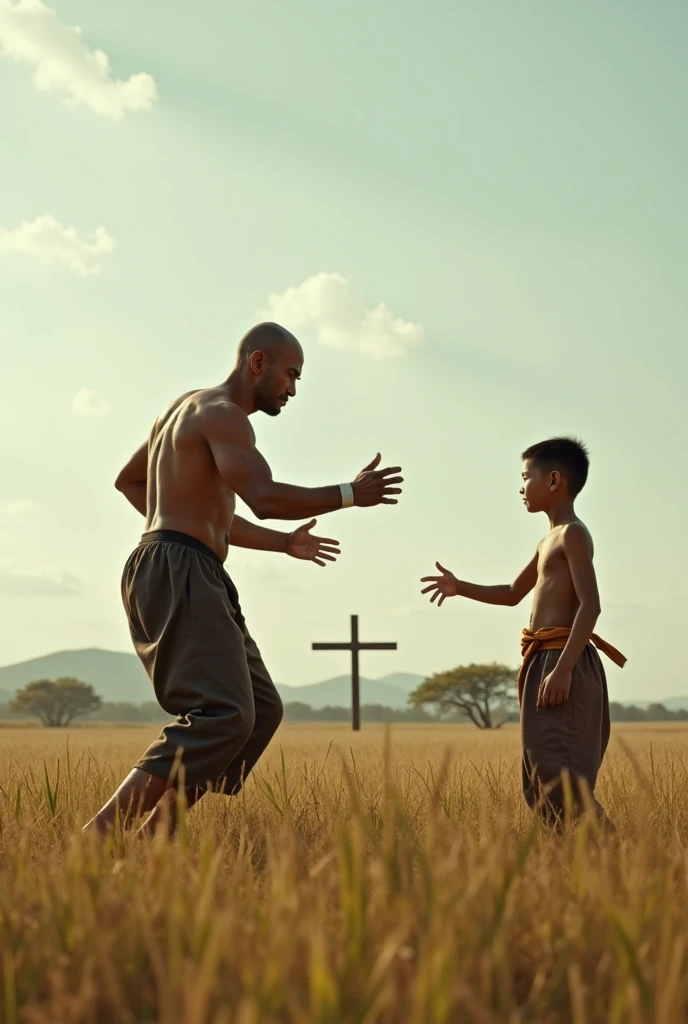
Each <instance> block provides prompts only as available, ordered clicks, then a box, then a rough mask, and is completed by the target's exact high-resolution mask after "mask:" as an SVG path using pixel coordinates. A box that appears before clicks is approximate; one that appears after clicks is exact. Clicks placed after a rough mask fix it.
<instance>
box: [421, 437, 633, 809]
mask: <svg viewBox="0 0 688 1024" xmlns="http://www.w3.org/2000/svg"><path fill="white" fill-rule="evenodd" d="M522 459H523V472H522V477H523V485H522V487H521V492H520V493H521V496H522V498H523V502H524V504H525V506H526V508H527V509H528V511H529V512H545V513H547V515H548V517H549V522H550V532H549V533H548V535H547V536H546V537H545V538H544V540H542V541H541V542H540V544H539V545H538V549H537V551H536V553H535V556H534V558H533V559H532V561H531V562H530V563H529V564H528V565H527V566H526V568H525V569H524V570H523V572H522V573H521V574H520V576H518V577H517V579H516V580H515V581H514V582H513V583H512V584H511V585H509V584H506V585H503V586H495V587H483V586H479V585H477V584H475V583H465V582H464V581H463V580H458V579H457V578H456V576H454V575H453V574H452V573H451V572H449V570H448V569H445V568H443V567H442V566H441V565H440V563H439V562H437V563H436V564H437V568H438V569H439V571H440V573H441V576H425V577H423V579H422V581H421V582H423V583H428V584H429V586H427V587H426V588H425V589H424V590H423V593H424V594H430V595H431V597H430V600H431V602H434V601H436V600H437V599H438V598H439V601H438V606H439V605H442V604H443V602H444V600H445V598H447V597H455V596H458V597H468V598H470V599H471V600H473V601H483V602H485V603H487V604H498V605H509V606H514V605H517V604H519V603H520V602H521V601H522V600H523V598H524V597H525V596H526V594H528V593H530V591H531V590H534V591H535V593H534V595H533V609H532V613H531V617H530V627H529V629H524V630H523V637H522V640H521V652H522V655H523V664H522V666H521V671H520V673H519V678H518V697H519V703H520V705H521V738H522V742H523V769H522V775H523V792H524V795H525V798H526V800H527V802H528V804H529V806H530V807H532V808H533V809H535V808H538V809H539V810H540V811H541V813H542V814H543V816H544V817H545V819H546V820H548V821H549V822H551V823H553V824H556V823H559V822H561V820H562V816H563V811H564V795H563V788H562V784H561V776H562V772H563V770H564V769H566V770H567V771H568V774H569V777H570V781H571V787H572V791H573V796H574V800H575V802H576V805H577V808H578V809H581V808H582V806H583V798H582V794H581V788H582V787H581V780H584V782H585V784H587V787H588V790H589V793H590V795H591V796H592V793H593V791H594V788H595V782H596V779H597V773H598V771H599V769H600V765H601V764H602V758H603V757H604V752H605V750H606V748H607V743H608V741H609V699H608V696H607V682H606V679H605V674H604V668H603V666H602V662H601V661H600V656H599V654H598V653H597V650H596V649H595V647H593V646H592V644H593V643H594V644H595V645H596V647H599V649H600V650H601V651H603V652H604V653H605V654H606V655H607V656H608V657H609V658H611V659H612V661H614V662H615V663H616V664H617V665H619V666H623V665H624V663H625V661H626V659H625V658H624V656H623V655H622V654H620V653H619V651H617V650H615V649H614V648H613V647H611V646H610V645H609V644H606V643H605V642H604V640H601V639H600V638H599V637H598V636H596V635H595V633H594V629H595V623H596V622H597V619H598V616H599V614H600V599H599V594H598V591H597V580H596V578H595V570H594V568H593V544H592V538H591V536H590V533H589V532H588V529H587V527H586V526H585V525H584V524H583V523H582V522H581V520H580V519H579V518H578V516H577V515H576V513H575V510H574V501H575V499H576V497H577V495H578V494H579V493H580V491H581V490H582V489H583V486H584V485H585V482H586V480H587V477H588V467H589V458H588V452H587V449H586V447H585V445H584V444H582V442H580V441H577V440H575V439H574V438H568V437H555V438H552V439H551V440H549V441H542V442H540V443H539V444H535V445H533V446H532V447H531V448H528V449H527V451H525V452H524V453H523V455H522ZM595 806H596V809H597V812H598V814H599V815H600V816H601V817H604V818H605V819H606V815H605V814H604V811H603V810H602V808H601V807H600V805H599V804H598V803H597V802H596V801H595Z"/></svg>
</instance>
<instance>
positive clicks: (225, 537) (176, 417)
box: [146, 388, 236, 558]
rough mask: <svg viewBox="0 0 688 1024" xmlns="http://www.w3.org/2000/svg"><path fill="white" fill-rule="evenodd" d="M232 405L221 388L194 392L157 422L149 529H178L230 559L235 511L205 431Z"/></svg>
mask: <svg viewBox="0 0 688 1024" xmlns="http://www.w3.org/2000/svg"><path fill="white" fill-rule="evenodd" d="M223 405H224V406H229V405H230V403H229V402H228V400H227V397H226V394H225V393H224V392H223V391H222V390H221V389H219V388H207V389H203V390H199V391H191V392H187V393H186V394H184V395H182V396H181V397H180V398H178V399H176V401H174V402H173V403H172V404H171V405H170V406H169V407H168V408H167V409H166V410H165V412H164V413H162V414H161V415H160V416H159V417H158V419H157V420H156V421H155V424H154V426H153V429H152V431H151V434H150V438H149V442H148V492H147V509H148V513H147V517H146V530H177V531H179V532H180V533H186V534H188V535H190V536H192V537H195V538H196V539H197V540H200V541H202V542H203V543H204V544H206V545H207V546H208V547H209V548H212V550H213V551H215V552H216V553H217V554H218V555H220V557H222V558H225V557H226V556H227V549H228V547H229V531H230V527H231V525H232V519H233V517H234V511H235V507H236V495H235V493H234V491H233V490H232V489H231V488H230V487H228V485H227V484H226V483H225V482H224V481H223V480H222V477H221V476H220V473H219V471H218V469H217V466H216V464H215V459H214V458H213V454H212V452H211V450H210V446H209V444H208V442H207V440H206V438H205V435H204V432H203V423H204V419H205V418H206V416H207V415H208V413H209V412H210V411H211V410H212V411H213V412H216V411H217V409H218V407H221V406H223Z"/></svg>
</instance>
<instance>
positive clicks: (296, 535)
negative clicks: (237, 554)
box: [229, 516, 341, 566]
mask: <svg viewBox="0 0 688 1024" xmlns="http://www.w3.org/2000/svg"><path fill="white" fill-rule="evenodd" d="M315 524H316V520H315V519H311V521H310V522H309V523H304V524H303V525H302V526H299V527H297V528H296V529H295V530H292V532H291V533H283V532H282V531H281V530H268V529H267V528H266V527H264V526H258V525H257V524H256V523H249V522H248V520H246V519H242V518H241V516H234V519H233V520H232V525H231V527H230V531H229V543H230V544H231V545H232V546H233V547H237V548H253V550H254V551H279V552H282V553H283V554H286V555H290V556H291V557H292V558H301V559H304V560H306V561H309V562H316V563H317V564H318V565H320V566H325V565H327V563H328V562H336V561H337V556H338V555H340V554H341V549H340V547H339V541H338V540H334V538H332V537H317V536H316V535H315V534H313V533H312V532H311V531H312V529H313V527H314V526H315Z"/></svg>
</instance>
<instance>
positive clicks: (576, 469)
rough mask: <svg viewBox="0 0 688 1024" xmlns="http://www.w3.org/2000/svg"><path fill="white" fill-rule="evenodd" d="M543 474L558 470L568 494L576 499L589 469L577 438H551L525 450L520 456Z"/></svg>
mask: <svg viewBox="0 0 688 1024" xmlns="http://www.w3.org/2000/svg"><path fill="white" fill-rule="evenodd" d="M521 458H522V459H523V461H524V462H526V461H529V462H533V463H534V464H535V465H536V466H537V467H538V469H540V470H542V471H544V472H546V473H547V472H551V471H552V470H553V469H556V470H558V471H559V472H560V473H561V475H562V476H563V477H564V479H565V480H566V482H567V484H568V487H569V491H570V493H571V494H572V495H573V496H574V498H575V497H576V495H577V494H580V492H581V491H582V490H583V488H584V487H585V481H586V480H587V479H588V469H589V468H590V456H589V455H588V449H587V447H586V445H585V444H584V443H583V442H582V441H580V440H579V439H578V438H577V437H552V438H550V439H549V441H539V442H538V443H537V444H533V445H531V446H530V448H526V450H525V451H524V453H523V455H522V456H521Z"/></svg>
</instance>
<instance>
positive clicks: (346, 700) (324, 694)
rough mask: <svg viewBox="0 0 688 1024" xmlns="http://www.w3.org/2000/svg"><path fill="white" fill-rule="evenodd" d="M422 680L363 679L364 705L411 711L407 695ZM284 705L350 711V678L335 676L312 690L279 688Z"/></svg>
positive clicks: (404, 675) (395, 676) (394, 676)
mask: <svg viewBox="0 0 688 1024" xmlns="http://www.w3.org/2000/svg"><path fill="white" fill-rule="evenodd" d="M423 679H424V677H423V676H415V675H412V674H411V673H409V672H403V673H401V672H396V673H393V674H392V675H388V676H383V677H382V679H361V681H360V686H361V704H383V705H384V706H385V707H388V708H395V709H397V708H406V707H408V695H409V693H410V692H411V691H412V690H415V688H416V687H417V686H418V685H419V684H420V683H422V682H423ZM277 689H278V690H279V693H280V697H281V698H282V700H283V701H284V703H285V704H287V703H291V702H293V701H298V702H299V703H301V704H310V706H311V707H312V708H325V707H342V708H348V707H351V677H350V676H336V677H335V678H334V679H327V680H325V682H323V683H313V684H312V685H310V686H284V685H281V686H278V687H277Z"/></svg>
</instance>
